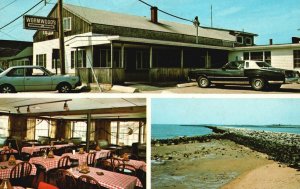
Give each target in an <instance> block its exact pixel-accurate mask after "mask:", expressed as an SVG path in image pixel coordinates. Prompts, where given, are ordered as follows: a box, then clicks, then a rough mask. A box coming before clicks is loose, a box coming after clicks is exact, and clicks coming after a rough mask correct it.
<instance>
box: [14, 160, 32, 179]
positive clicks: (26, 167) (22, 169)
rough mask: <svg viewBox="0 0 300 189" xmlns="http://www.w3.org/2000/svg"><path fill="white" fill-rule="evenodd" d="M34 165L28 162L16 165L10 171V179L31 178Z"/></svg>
mask: <svg viewBox="0 0 300 189" xmlns="http://www.w3.org/2000/svg"><path fill="white" fill-rule="evenodd" d="M31 169H32V165H31V164H30V163H28V162H20V163H18V164H17V165H15V166H14V167H13V168H12V170H11V171H10V178H22V177H26V176H29V175H30V173H31Z"/></svg>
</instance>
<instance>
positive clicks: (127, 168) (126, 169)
mask: <svg viewBox="0 0 300 189" xmlns="http://www.w3.org/2000/svg"><path fill="white" fill-rule="evenodd" d="M115 172H118V173H122V174H125V175H131V176H136V169H135V167H134V166H132V165H129V164H126V163H124V162H123V163H121V164H119V165H118V166H117V167H115Z"/></svg>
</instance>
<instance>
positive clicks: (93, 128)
mask: <svg viewBox="0 0 300 189" xmlns="http://www.w3.org/2000/svg"><path fill="white" fill-rule="evenodd" d="M95 125H96V121H91V134H90V141H95V132H96V131H95Z"/></svg>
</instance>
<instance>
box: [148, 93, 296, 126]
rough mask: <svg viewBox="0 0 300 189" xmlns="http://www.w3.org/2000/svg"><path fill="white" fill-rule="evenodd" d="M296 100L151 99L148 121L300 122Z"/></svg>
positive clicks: (233, 123) (244, 123) (181, 122)
mask: <svg viewBox="0 0 300 189" xmlns="http://www.w3.org/2000/svg"><path fill="white" fill-rule="evenodd" d="M299 107H300V99H293V98H252V99H247V98H246V99H244V98H243V99H233V98H169V99H166V98H153V99H152V100H151V123H152V124H221V125H269V124H292V125H300V116H299Z"/></svg>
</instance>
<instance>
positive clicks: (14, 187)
mask: <svg viewBox="0 0 300 189" xmlns="http://www.w3.org/2000/svg"><path fill="white" fill-rule="evenodd" d="M13 189H25V188H23V187H22V186H13Z"/></svg>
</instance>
